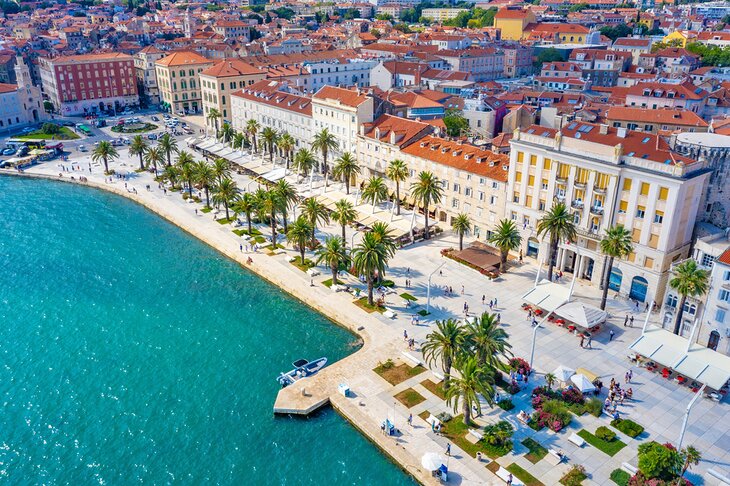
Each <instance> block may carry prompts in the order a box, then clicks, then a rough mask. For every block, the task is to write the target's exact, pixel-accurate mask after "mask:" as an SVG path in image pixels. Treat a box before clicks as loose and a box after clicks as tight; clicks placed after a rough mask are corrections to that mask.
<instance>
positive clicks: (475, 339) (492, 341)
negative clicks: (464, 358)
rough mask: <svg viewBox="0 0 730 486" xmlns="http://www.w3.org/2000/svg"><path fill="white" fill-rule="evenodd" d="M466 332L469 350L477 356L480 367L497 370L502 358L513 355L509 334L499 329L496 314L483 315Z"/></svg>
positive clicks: (487, 313)
mask: <svg viewBox="0 0 730 486" xmlns="http://www.w3.org/2000/svg"><path fill="white" fill-rule="evenodd" d="M465 332H466V343H467V344H468V348H469V349H470V350H472V351H473V352H474V354H475V355H476V358H477V362H478V363H479V366H485V367H487V368H497V367H498V366H499V357H500V356H503V357H508V356H511V355H512V352H511V351H510V348H511V347H512V345H511V344H510V343H509V342H507V338H508V336H507V332H506V331H505V330H504V329H502V328H501V327H499V320H498V319H497V315H496V314H490V313H489V312H484V313H482V315H481V316H480V317H479V319H475V320H473V321H472V322H471V323H469V324H468V325H467V327H466V331H465Z"/></svg>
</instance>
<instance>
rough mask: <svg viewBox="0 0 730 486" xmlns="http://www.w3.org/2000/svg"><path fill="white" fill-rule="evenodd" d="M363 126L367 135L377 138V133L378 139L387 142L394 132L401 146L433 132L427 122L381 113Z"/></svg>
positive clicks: (397, 142)
mask: <svg viewBox="0 0 730 486" xmlns="http://www.w3.org/2000/svg"><path fill="white" fill-rule="evenodd" d="M363 127H364V128H365V135H364V136H365V137H367V138H372V139H376V133H377V135H378V136H377V139H378V140H380V141H381V142H386V143H390V141H391V138H390V137H391V134H392V133H394V134H395V137H396V139H395V140H396V144H397V145H398V146H399V147H404V146H406V145H409V144H410V143H412V142H414V141H415V140H417V139H418V138H420V136H422V135H425V134H428V133H431V128H430V127H429V125H428V124H426V123H423V122H419V121H415V120H409V119H407V118H401V117H398V116H393V115H387V114H386V115H381V116H380V117H379V118H378V119H377V120H375V121H374V122H372V123H364V124H363ZM376 129H377V130H376Z"/></svg>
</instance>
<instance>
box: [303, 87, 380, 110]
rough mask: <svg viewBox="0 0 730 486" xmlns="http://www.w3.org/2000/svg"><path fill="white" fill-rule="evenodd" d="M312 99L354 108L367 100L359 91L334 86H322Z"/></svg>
mask: <svg viewBox="0 0 730 486" xmlns="http://www.w3.org/2000/svg"><path fill="white" fill-rule="evenodd" d="M313 98H317V99H322V100H336V101H338V102H339V103H340V104H342V105H345V106H350V107H353V108H356V107H358V106H360V105H361V104H363V103H364V102H365V101H366V100H367V98H368V97H367V96H365V95H364V94H362V93H360V91H359V90H353V89H346V88H338V87H335V86H323V87H322V88H320V90H319V91H317V92H316V93H315V94H314V96H313Z"/></svg>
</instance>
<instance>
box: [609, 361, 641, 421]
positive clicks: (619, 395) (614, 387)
mask: <svg viewBox="0 0 730 486" xmlns="http://www.w3.org/2000/svg"><path fill="white" fill-rule="evenodd" d="M633 376H634V372H633V371H632V370H628V371H627V372H626V374H625V375H624V384H625V385H628V384H630V383H631V379H632V378H633ZM633 396H634V390H633V389H632V388H631V387H628V388H622V387H621V384H620V383H618V382H617V381H616V379H615V378H611V383H610V384H609V387H608V396H607V397H606V400H605V401H604V402H603V408H604V409H605V410H606V412H608V413H610V414H611V415H612V416H613V417H614V418H618V410H617V409H618V406H619V405H622V404H623V403H624V400H631V397H633Z"/></svg>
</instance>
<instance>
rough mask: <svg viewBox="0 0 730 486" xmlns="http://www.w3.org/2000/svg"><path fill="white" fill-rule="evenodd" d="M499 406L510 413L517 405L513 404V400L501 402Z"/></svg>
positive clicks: (498, 403)
mask: <svg viewBox="0 0 730 486" xmlns="http://www.w3.org/2000/svg"><path fill="white" fill-rule="evenodd" d="M497 406H498V407H499V408H501V409H502V410H504V411H505V412H509V411H510V410H512V409H513V408H515V404H514V403H512V400H509V399H507V400H500V401H498V402H497Z"/></svg>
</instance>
